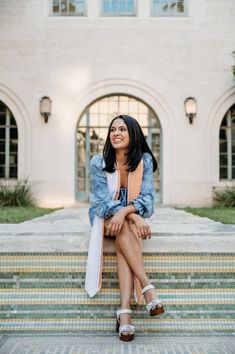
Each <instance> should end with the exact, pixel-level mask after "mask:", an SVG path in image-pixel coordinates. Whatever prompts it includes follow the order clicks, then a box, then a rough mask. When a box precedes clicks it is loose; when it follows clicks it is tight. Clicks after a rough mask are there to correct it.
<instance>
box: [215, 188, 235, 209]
mask: <svg viewBox="0 0 235 354" xmlns="http://www.w3.org/2000/svg"><path fill="white" fill-rule="evenodd" d="M214 201H215V203H216V205H217V206H221V207H235V187H227V188H226V189H225V190H223V191H220V192H219V191H217V192H215V197H214Z"/></svg>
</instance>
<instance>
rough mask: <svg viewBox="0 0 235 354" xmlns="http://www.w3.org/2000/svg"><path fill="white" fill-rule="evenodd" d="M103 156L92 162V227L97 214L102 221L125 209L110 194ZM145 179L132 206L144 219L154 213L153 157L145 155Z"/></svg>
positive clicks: (90, 215) (90, 214)
mask: <svg viewBox="0 0 235 354" xmlns="http://www.w3.org/2000/svg"><path fill="white" fill-rule="evenodd" d="M103 161H104V159H103V156H102V155H95V156H94V157H93V158H92V159H91V161H90V172H91V180H92V192H91V195H90V203H91V204H90V208H89V219H90V223H91V225H93V221H94V218H95V214H96V215H97V216H98V217H99V218H101V219H107V218H109V217H110V216H113V215H114V214H115V213H117V212H118V211H119V210H120V209H122V208H123V205H122V204H121V201H120V200H113V199H112V196H111V195H110V193H109V189H108V183H107V177H106V173H105V171H103ZM143 165H144V169H143V178H142V185H141V192H140V194H139V195H138V197H137V198H135V199H133V200H132V201H131V202H130V204H134V206H135V208H136V210H137V213H138V214H139V215H140V216H142V217H143V218H149V217H150V216H151V215H152V214H153V211H154V186H153V163H152V156H151V155H150V154H149V153H147V152H145V153H144V154H143Z"/></svg>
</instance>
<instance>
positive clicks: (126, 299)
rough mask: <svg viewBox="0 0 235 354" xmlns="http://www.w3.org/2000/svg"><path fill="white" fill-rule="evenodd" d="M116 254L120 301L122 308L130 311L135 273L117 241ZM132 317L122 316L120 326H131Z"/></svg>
mask: <svg viewBox="0 0 235 354" xmlns="http://www.w3.org/2000/svg"><path fill="white" fill-rule="evenodd" d="M115 246H116V252H117V269H118V279H119V287H120V300H121V307H122V308H124V309H129V308H130V305H131V296H132V289H133V272H132V270H131V268H130V267H129V265H128V263H127V261H126V259H125V258H124V256H123V254H122V253H121V250H120V247H119V246H118V244H117V243H116V241H115ZM131 323H132V321H131V315H129V314H127V313H125V314H122V315H121V316H120V325H121V326H123V325H124V324H131Z"/></svg>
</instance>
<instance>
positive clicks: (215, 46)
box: [0, 0, 235, 206]
mask: <svg viewBox="0 0 235 354" xmlns="http://www.w3.org/2000/svg"><path fill="white" fill-rule="evenodd" d="M234 18H235V1H234V0H197V1H196V0H195V1H194V0H180V1H175V2H174V1H170V0H168V1H166V0H155V1H154V0H135V1H131V0H126V1H112V0H108V1H107V0H103V1H102V0H87V1H78V0H74V1H72V0H65V1H62V0H56V1H53V0H10V1H9V0H1V1H0V181H2V182H4V181H6V180H7V181H9V180H10V181H16V180H17V179H18V180H23V179H25V178H28V180H29V181H30V183H31V185H32V188H33V190H34V193H35V194H36V196H37V201H38V204H39V205H41V206H65V205H70V204H73V203H75V202H77V201H86V200H87V199H88V195H89V189H90V175H89V160H90V158H91V156H93V155H94V154H95V153H97V152H101V151H102V146H103V142H104V137H105V134H106V132H107V126H108V123H109V122H110V120H111V119H112V118H113V117H114V116H115V115H117V114H119V113H128V114H130V115H133V116H134V117H136V118H137V119H138V120H139V121H140V123H141V125H142V127H143V130H144V133H145V135H146V138H147V139H148V142H149V144H150V145H151V147H152V149H153V151H154V153H155V154H156V156H157V159H158V161H159V166H160V168H159V172H158V174H157V175H156V176H155V185H156V193H157V202H158V203H163V204H167V205H178V206H186V205H187V206H208V205H211V204H212V198H213V190H214V188H220V187H225V186H228V185H233V184H235V106H234V104H235V86H234V79H233V75H232V70H231V67H232V65H234V62H233V61H234V59H233V57H232V55H231V53H232V51H234V50H235V35H234V33H235V21H234ZM44 96H48V97H50V99H51V102H52V109H51V115H50V117H49V120H48V122H47V123H45V121H44V118H43V117H42V116H41V114H40V111H39V102H40V100H41V98H42V97H44ZM188 97H194V98H195V99H196V102H197V113H196V116H195V117H194V119H193V123H192V124H191V123H190V122H189V119H188V117H187V116H186V113H185V107H184V102H185V99H187V98H188Z"/></svg>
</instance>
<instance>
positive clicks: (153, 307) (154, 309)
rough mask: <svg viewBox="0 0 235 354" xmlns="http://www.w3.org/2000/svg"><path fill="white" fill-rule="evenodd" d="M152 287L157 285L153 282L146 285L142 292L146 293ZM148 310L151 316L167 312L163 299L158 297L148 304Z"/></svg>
mask: <svg viewBox="0 0 235 354" xmlns="http://www.w3.org/2000/svg"><path fill="white" fill-rule="evenodd" d="M150 289H155V287H154V286H153V285H152V284H149V285H146V286H145V287H144V288H143V289H142V294H143V295H144V293H146V291H148V290H150ZM146 310H147V311H148V312H149V314H150V316H157V315H161V314H162V313H164V312H165V311H164V307H163V304H162V302H161V300H160V299H159V298H157V297H156V298H155V299H153V300H152V301H150V302H149V303H148V304H147V305H146Z"/></svg>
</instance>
